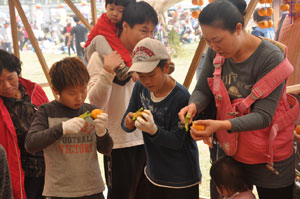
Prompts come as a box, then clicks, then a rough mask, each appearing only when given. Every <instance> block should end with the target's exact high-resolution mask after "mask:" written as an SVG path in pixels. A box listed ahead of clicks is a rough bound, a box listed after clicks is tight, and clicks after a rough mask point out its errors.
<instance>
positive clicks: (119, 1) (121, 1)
mask: <svg viewBox="0 0 300 199" xmlns="http://www.w3.org/2000/svg"><path fill="white" fill-rule="evenodd" d="M112 3H113V4H115V5H116V6H123V7H125V8H126V7H127V6H128V4H129V3H136V0H106V1H105V7H106V6H107V5H108V4H112Z"/></svg>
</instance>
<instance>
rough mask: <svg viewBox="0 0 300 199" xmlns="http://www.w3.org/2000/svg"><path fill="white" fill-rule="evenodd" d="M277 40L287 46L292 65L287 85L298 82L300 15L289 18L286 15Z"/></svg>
mask: <svg viewBox="0 0 300 199" xmlns="http://www.w3.org/2000/svg"><path fill="white" fill-rule="evenodd" d="M278 41H280V42H281V43H283V44H285V45H286V46H287V47H288V60H289V61H290V62H291V64H292V65H293V66H294V72H293V73H292V74H291V76H290V77H289V79H288V82H287V85H288V86H289V85H294V84H300V16H299V15H298V16H294V17H293V20H291V17H290V16H287V17H286V18H285V19H284V21H283V24H282V27H281V29H280V32H279V37H278Z"/></svg>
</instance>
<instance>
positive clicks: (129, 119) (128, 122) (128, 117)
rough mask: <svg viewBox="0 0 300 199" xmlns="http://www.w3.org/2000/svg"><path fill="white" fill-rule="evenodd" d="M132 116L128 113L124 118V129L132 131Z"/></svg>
mask: <svg viewBox="0 0 300 199" xmlns="http://www.w3.org/2000/svg"><path fill="white" fill-rule="evenodd" d="M133 114H134V113H132V112H129V113H128V114H127V115H126V117H125V127H126V128H127V129H130V130H133V129H134V128H135V126H134V120H133V119H132V117H133Z"/></svg>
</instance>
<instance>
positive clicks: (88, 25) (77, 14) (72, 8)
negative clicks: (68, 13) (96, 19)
mask: <svg viewBox="0 0 300 199" xmlns="http://www.w3.org/2000/svg"><path fill="white" fill-rule="evenodd" d="M64 1H65V2H66V4H68V6H69V7H70V8H71V10H72V11H73V12H74V13H75V15H76V16H77V17H78V18H79V20H80V21H81V22H82V23H83V24H84V25H85V26H86V27H87V29H89V31H91V30H92V28H93V27H92V26H91V24H89V22H88V21H87V20H86V18H84V16H83V15H82V14H81V12H80V11H79V10H78V9H77V8H76V6H75V5H74V4H73V3H72V1H71V0H64Z"/></svg>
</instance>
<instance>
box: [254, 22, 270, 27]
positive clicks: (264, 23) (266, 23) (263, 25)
mask: <svg viewBox="0 0 300 199" xmlns="http://www.w3.org/2000/svg"><path fill="white" fill-rule="evenodd" d="M268 24H269V23H268V22H267V21H260V22H258V23H257V25H258V27H260V28H261V29H264V28H267V27H268Z"/></svg>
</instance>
